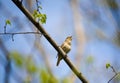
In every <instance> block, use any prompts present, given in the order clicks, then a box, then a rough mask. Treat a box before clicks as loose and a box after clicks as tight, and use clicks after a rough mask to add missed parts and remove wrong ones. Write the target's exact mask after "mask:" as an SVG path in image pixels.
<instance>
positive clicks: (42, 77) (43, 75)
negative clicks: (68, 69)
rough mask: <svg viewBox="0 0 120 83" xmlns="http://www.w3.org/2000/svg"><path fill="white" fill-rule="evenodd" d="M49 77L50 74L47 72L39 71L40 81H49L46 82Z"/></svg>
mask: <svg viewBox="0 0 120 83" xmlns="http://www.w3.org/2000/svg"><path fill="white" fill-rule="evenodd" d="M49 77H50V75H49V74H48V72H46V71H45V70H41V71H40V81H41V83H49V82H48V79H49Z"/></svg>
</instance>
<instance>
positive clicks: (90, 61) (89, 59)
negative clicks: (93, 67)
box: [87, 55, 94, 64]
mask: <svg viewBox="0 0 120 83" xmlns="http://www.w3.org/2000/svg"><path fill="white" fill-rule="evenodd" d="M93 62H94V57H93V56H92V55H90V56H88V57H87V63H88V64H91V63H93Z"/></svg>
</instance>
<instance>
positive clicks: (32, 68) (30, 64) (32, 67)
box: [26, 56, 37, 74]
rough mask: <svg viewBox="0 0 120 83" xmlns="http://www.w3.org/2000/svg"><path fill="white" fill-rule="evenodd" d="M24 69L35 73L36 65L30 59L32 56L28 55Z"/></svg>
mask: <svg viewBox="0 0 120 83" xmlns="http://www.w3.org/2000/svg"><path fill="white" fill-rule="evenodd" d="M26 69H27V71H28V72H29V73H31V74H32V73H35V72H37V66H36V65H35V63H34V62H33V60H32V57H31V56H29V57H28V58H27V59H26Z"/></svg>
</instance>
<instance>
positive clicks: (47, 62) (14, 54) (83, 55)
mask: <svg viewBox="0 0 120 83" xmlns="http://www.w3.org/2000/svg"><path fill="white" fill-rule="evenodd" d="M39 1H40V3H41V6H42V10H41V13H44V14H46V15H47V21H46V24H42V26H43V27H44V29H45V30H46V31H47V32H48V33H49V35H50V36H51V37H52V38H53V39H54V40H55V41H56V43H57V44H58V45H61V44H62V43H63V41H64V40H65V38H66V37H67V36H71V35H72V37H73V41H72V50H71V51H70V53H68V58H69V59H70V60H71V62H72V63H73V64H74V65H75V66H76V67H77V69H78V70H79V71H80V72H82V74H83V75H84V76H85V77H86V79H87V80H88V81H89V83H96V82H97V83H107V82H108V81H109V80H110V79H111V77H112V76H113V75H114V72H113V71H112V69H106V67H105V65H106V63H110V64H111V65H112V66H113V67H114V68H115V70H116V71H117V72H119V71H120V61H119V57H120V55H119V54H120V0H39ZM23 5H24V6H25V7H26V8H27V9H28V10H29V11H30V12H31V14H32V13H33V11H34V10H35V9H36V0H23ZM0 9H1V11H0V33H3V32H4V26H5V20H6V19H9V20H10V21H11V26H9V25H8V26H7V30H6V31H7V32H10V33H15V32H35V31H37V29H36V28H35V26H34V25H33V24H32V23H31V22H30V21H29V20H28V19H27V18H26V16H25V15H24V14H23V13H22V12H21V11H20V10H19V9H18V8H17V6H16V5H15V4H14V3H13V2H12V1H11V0H0ZM12 39H14V41H13V40H12ZM56 57H57V52H56V50H55V49H54V48H53V47H52V46H51V45H50V43H49V42H48V41H47V40H46V39H45V38H44V37H43V36H41V35H40V34H18V35H13V36H12V35H0V83H82V82H81V81H80V80H79V79H78V78H77V77H76V76H75V75H74V74H73V72H72V71H71V70H70V68H69V67H68V66H67V65H66V63H65V62H64V61H63V60H62V61H61V63H60V65H59V66H58V67H57V66H56V62H57V58H56ZM119 82H120V75H118V76H117V77H116V78H115V79H113V80H112V81H111V83H119Z"/></svg>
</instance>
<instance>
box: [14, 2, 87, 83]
mask: <svg viewBox="0 0 120 83" xmlns="http://www.w3.org/2000/svg"><path fill="white" fill-rule="evenodd" d="M12 1H13V2H14V4H15V5H16V6H17V7H18V8H19V9H20V10H21V11H22V12H23V13H24V14H25V15H26V17H27V18H28V19H29V20H30V21H31V22H32V23H33V24H34V25H35V26H36V28H37V29H38V30H39V31H40V32H41V33H42V34H43V36H44V37H45V38H46V39H47V40H48V41H49V43H50V44H51V45H52V46H53V47H54V48H55V49H56V51H57V52H58V53H60V55H61V56H62V57H63V59H64V61H65V62H66V63H67V65H68V66H69V67H70V68H71V70H72V71H73V72H74V73H75V75H76V76H77V77H78V78H79V79H80V80H81V81H82V82H83V83H88V81H87V80H86V78H85V77H84V76H83V75H82V73H81V72H79V71H78V70H77V69H76V68H75V66H74V65H73V64H72V63H71V61H70V60H69V59H68V57H66V56H67V55H66V53H65V52H64V51H63V50H62V49H61V48H60V47H59V46H58V45H57V44H56V42H55V41H54V40H53V39H52V38H51V37H50V35H49V34H48V33H47V32H46V31H45V30H44V28H43V27H42V26H41V25H40V24H39V23H38V22H36V21H35V20H34V18H33V17H32V15H31V14H30V12H29V11H28V10H27V9H25V8H24V7H23V6H22V3H21V2H20V1H19V0H12Z"/></svg>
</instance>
